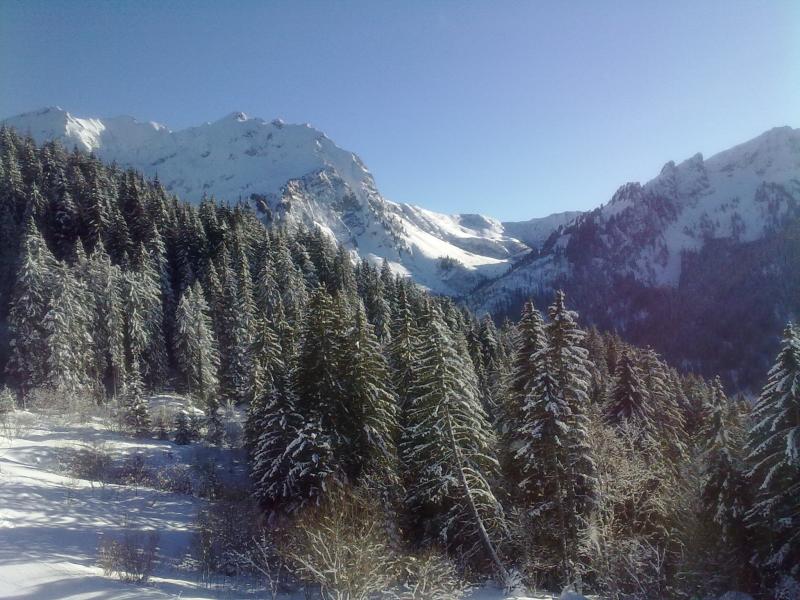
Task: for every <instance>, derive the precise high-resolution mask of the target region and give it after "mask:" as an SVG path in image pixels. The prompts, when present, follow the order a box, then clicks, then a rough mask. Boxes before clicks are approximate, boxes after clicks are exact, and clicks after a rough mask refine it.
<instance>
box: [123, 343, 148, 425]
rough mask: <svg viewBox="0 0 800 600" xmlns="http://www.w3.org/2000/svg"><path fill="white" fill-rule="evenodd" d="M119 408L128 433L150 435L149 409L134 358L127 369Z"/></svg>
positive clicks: (137, 365) (137, 363)
mask: <svg viewBox="0 0 800 600" xmlns="http://www.w3.org/2000/svg"><path fill="white" fill-rule="evenodd" d="M120 409H121V411H122V420H123V423H124V424H125V427H126V428H127V430H128V431H129V432H130V433H132V434H134V435H137V436H140V437H146V436H149V435H150V433H151V427H152V422H151V420H150V411H149V407H148V403H147V398H146V397H145V394H144V383H143V382H142V376H141V370H140V369H139V362H138V360H137V359H136V358H134V359H133V360H132V362H131V364H130V367H129V368H128V370H127V378H126V381H125V388H124V390H123V392H122V402H121V407H120Z"/></svg>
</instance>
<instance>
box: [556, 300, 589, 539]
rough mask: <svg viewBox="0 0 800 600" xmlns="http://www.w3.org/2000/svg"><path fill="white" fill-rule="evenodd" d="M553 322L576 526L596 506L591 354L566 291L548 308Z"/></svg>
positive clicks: (557, 373) (557, 372)
mask: <svg viewBox="0 0 800 600" xmlns="http://www.w3.org/2000/svg"><path fill="white" fill-rule="evenodd" d="M548 314H549V316H550V322H549V323H548V324H547V326H546V327H545V332H546V334H547V339H548V346H547V348H545V350H544V352H545V353H547V354H548V361H549V364H550V365H551V366H552V368H553V369H554V375H555V377H556V380H557V381H558V385H559V388H560V390H561V392H562V394H563V395H564V400H565V401H566V403H567V404H568V405H569V407H570V412H571V415H572V416H571V427H570V431H569V440H570V468H571V473H572V477H573V481H572V493H573V494H574V497H573V500H574V502H575V515H576V526H577V525H578V523H579V522H580V521H582V520H584V519H585V517H586V515H588V513H589V512H590V511H591V508H592V505H593V503H594V495H595V493H594V488H595V476H594V461H593V460H592V458H591V452H590V449H589V445H588V442H587V435H588V434H587V429H586V428H587V424H588V417H587V411H588V409H589V395H588V391H589V385H590V383H589V382H590V375H589V370H590V365H589V362H588V352H587V351H586V349H585V348H584V347H583V345H582V342H583V339H584V337H585V334H584V332H583V331H582V330H581V329H580V328H579V327H578V324H577V318H578V314H577V313H576V312H574V311H571V310H568V309H567V307H566V304H565V296H564V292H562V291H558V292H556V297H555V301H554V303H553V304H552V305H551V306H550V307H549V309H548Z"/></svg>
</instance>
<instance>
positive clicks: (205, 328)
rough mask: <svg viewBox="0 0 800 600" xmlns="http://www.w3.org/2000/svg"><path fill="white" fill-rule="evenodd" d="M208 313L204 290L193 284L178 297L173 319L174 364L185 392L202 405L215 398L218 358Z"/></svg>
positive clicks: (197, 284) (198, 284)
mask: <svg viewBox="0 0 800 600" xmlns="http://www.w3.org/2000/svg"><path fill="white" fill-rule="evenodd" d="M209 312H210V309H209V307H208V304H207V303H206V300H205V296H204V294H203V289H202V288H201V287H200V283H199V282H195V283H194V285H193V286H192V287H190V288H189V289H188V290H186V291H185V292H184V294H183V296H181V299H180V301H179V302H178V309H177V311H176V318H175V348H174V351H173V352H174V356H175V361H176V362H177V364H178V367H179V369H180V370H181V372H182V373H183V376H184V380H185V382H186V386H187V388H188V389H189V391H190V392H192V393H194V394H196V395H197V396H198V397H199V398H200V400H201V402H202V403H203V404H205V402H206V400H207V398H208V397H209V396H215V395H216V394H217V392H218V385H219V384H218V381H217V369H218V368H219V354H218V351H217V344H216V340H215V339H214V332H213V327H212V325H211V317H210V316H209Z"/></svg>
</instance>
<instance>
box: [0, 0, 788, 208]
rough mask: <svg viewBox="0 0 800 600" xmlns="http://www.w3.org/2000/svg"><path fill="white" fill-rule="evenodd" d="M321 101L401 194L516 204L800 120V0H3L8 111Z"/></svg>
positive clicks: (582, 188)
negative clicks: (319, 0) (193, 0)
mask: <svg viewBox="0 0 800 600" xmlns="http://www.w3.org/2000/svg"><path fill="white" fill-rule="evenodd" d="M56 104H57V105H60V106H62V107H63V108H65V109H67V110H69V111H71V112H72V113H73V114H76V115H78V116H113V115H118V114H130V115H133V116H136V117H138V118H140V119H144V120H154V121H159V122H162V123H164V124H166V125H168V126H169V127H171V128H172V129H178V128H182V127H186V126H189V125H195V124H199V123H202V122H204V121H210V120H216V119H218V118H221V117H222V116H224V115H226V114H228V113H230V112H232V111H234V110H242V111H244V112H246V113H248V114H251V115H254V116H260V117H264V118H266V119H272V118H274V117H281V118H283V119H284V120H286V121H290V122H310V123H311V124H313V125H314V126H316V127H318V128H319V129H321V130H323V131H324V132H326V133H327V134H328V135H329V136H330V137H331V138H332V139H333V140H335V141H336V142H337V143H338V144H339V145H340V146H342V147H344V148H347V149H349V150H352V151H354V152H356V153H358V154H359V155H360V156H361V157H362V158H363V159H364V161H365V163H366V164H367V166H368V167H369V168H370V169H371V170H372V172H373V174H374V175H375V178H376V180H377V182H378V186H379V187H380V189H381V191H382V192H383V193H384V195H386V196H387V197H389V198H391V199H394V200H398V201H405V202H413V203H416V204H421V205H423V206H426V207H429V208H432V209H436V210H440V211H445V212H483V213H486V214H491V215H493V216H497V217H500V218H504V219H524V218H529V217H534V216H541V215H545V214H548V213H550V212H553V211H557V210H567V209H588V208H592V207H594V206H596V205H598V204H600V203H601V202H605V201H606V200H608V198H609V197H610V195H611V194H612V193H613V192H614V190H615V189H616V188H617V186H618V185H620V184H622V183H624V182H626V181H630V180H645V179H648V178H650V177H652V176H654V175H655V174H657V172H658V170H659V169H660V168H661V166H662V164H663V163H664V162H666V161H667V160H670V159H676V160H681V159H683V158H686V157H688V156H690V155H692V154H694V153H695V152H697V151H701V152H703V153H704V154H705V155H706V156H709V155H711V154H713V153H714V152H717V151H719V150H722V149H724V148H726V147H728V146H730V145H733V144H735V143H738V142H741V141H745V140H747V139H749V138H751V137H753V136H755V135H757V134H759V133H761V132H762V131H764V130H766V129H768V128H770V127H773V126H776V125H792V126H794V127H798V126H800V2H798V1H797V0H787V1H779V0H772V1H768V2H762V1H759V2H737V1H735V0H724V1H710V0H704V1H702V2H698V1H696V0H693V1H691V2H684V1H680V2H672V1H671V2H656V1H655V0H654V1H649V0H647V1H642V0H635V1H631V2H622V1H619V2H599V1H594V0H592V1H570V2H561V1H554V2H549V3H545V2H520V3H516V2H502V1H491V2H490V1H486V2H473V1H459V2H448V1H438V2H413V1H402V2H400V1H398V2H391V3H390V2H388V1H383V0H378V1H370V2H346V1H341V2H289V1H286V2H271V3H267V2H191V3H189V2H177V1H169V2H162V1H158V2H152V1H147V0H145V1H141V0H139V1H136V2H133V1H125V2H122V1H108V2H100V1H91V2H80V1H71V2H58V1H55V0H51V1H48V2H35V1H30V0H26V1H24V2H17V1H12V0H0V116H11V115H14V114H17V113H19V112H24V111H27V110H32V109H34V108H39V107H41V106H48V105H56Z"/></svg>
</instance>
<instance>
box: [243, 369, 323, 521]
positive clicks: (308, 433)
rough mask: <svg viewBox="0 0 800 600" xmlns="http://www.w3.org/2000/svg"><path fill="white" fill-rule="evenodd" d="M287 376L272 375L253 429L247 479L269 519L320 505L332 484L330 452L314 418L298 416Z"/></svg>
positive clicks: (290, 378) (317, 420)
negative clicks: (255, 438) (254, 437)
mask: <svg viewBox="0 0 800 600" xmlns="http://www.w3.org/2000/svg"><path fill="white" fill-rule="evenodd" d="M292 379H293V377H292V375H291V373H289V372H286V371H284V372H281V373H279V374H277V375H276V379H275V385H274V386H273V387H272V388H271V389H269V390H268V391H267V392H266V397H265V398H264V400H263V402H262V403H263V406H264V410H263V411H262V412H261V413H260V414H259V415H255V414H254V415H253V418H258V419H259V420H258V423H257V425H255V426H254V427H253V429H256V430H258V431H260V432H261V433H260V435H259V437H258V441H257V443H256V445H255V448H254V450H253V453H252V454H253V460H252V467H251V479H252V481H253V487H254V492H255V496H256V498H258V499H259V500H260V501H261V503H262V504H263V505H264V506H265V507H266V508H267V509H268V510H269V511H270V513H271V514H272V515H276V514H280V513H292V512H294V511H296V510H298V509H300V508H302V507H303V506H305V505H307V504H309V503H311V504H315V503H317V502H319V500H320V498H321V497H322V494H323V493H324V492H325V491H326V490H328V489H330V487H331V486H332V485H334V484H335V482H336V477H335V467H334V466H333V464H332V463H333V449H332V448H331V445H330V442H329V440H330V438H329V437H328V436H327V435H324V434H323V432H322V427H321V424H320V421H319V415H318V414H316V413H314V412H309V413H307V414H302V413H301V412H300V410H299V400H298V398H297V396H296V395H295V394H294V390H293V389H292V387H293V386H292V383H291V381H292Z"/></svg>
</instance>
